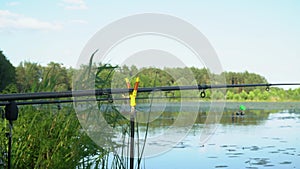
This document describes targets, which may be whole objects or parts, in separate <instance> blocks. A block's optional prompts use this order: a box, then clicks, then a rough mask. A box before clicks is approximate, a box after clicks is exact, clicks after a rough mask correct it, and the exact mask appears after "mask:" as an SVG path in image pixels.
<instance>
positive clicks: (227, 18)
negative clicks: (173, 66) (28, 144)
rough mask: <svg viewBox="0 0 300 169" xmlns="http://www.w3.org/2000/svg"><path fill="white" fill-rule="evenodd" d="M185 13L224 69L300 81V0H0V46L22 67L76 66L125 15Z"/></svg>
mask: <svg viewBox="0 0 300 169" xmlns="http://www.w3.org/2000/svg"><path fill="white" fill-rule="evenodd" d="M145 12H153V13H163V14H169V15H172V16H175V17H178V18H181V19H183V20H185V21H187V22H189V23H191V24H192V25H194V26H195V27H197V28H198V29H199V30H200V31H201V32H202V33H203V34H204V35H205V36H206V37H207V38H208V40H209V41H210V42H211V44H212V45H213V47H214V48H215V50H216V52H217V54H218V57H219V59H220V61H221V64H222V66H223V69H224V70H226V71H239V72H243V71H245V70H248V71H250V72H255V73H259V74H261V75H263V76H265V77H266V78H267V80H268V81H269V82H271V83H276V82H300V77H299V75H298V74H299V73H300V66H299V65H300V19H299V18H300V1H297V0H287V1H283V0H281V1H279V0H251V1H250V0H249V1H242V0H236V1H234V0H228V1H216V0H212V1H179V0H172V1H171V0H170V1H158V0H153V1H147V2H145V1H97V0H52V1H50V0H48V1H46V0H41V1H38V0H36V1H30V0H16V1H7V0H2V1H0V49H1V50H3V51H4V54H5V55H6V56H7V58H8V59H9V60H10V61H11V62H12V63H13V64H14V65H15V66H17V65H18V64H19V63H20V62H21V61H25V60H26V61H31V62H37V63H40V64H42V65H45V64H47V63H49V62H50V61H54V62H59V63H63V64H64V65H66V66H72V67H75V66H76V62H77V59H78V57H79V55H80V52H81V50H82V49H83V47H84V45H85V44H86V43H87V41H88V40H89V39H90V38H91V37H92V36H93V35H94V34H95V33H96V32H97V31H98V30H100V29H101V28H102V27H104V26H105V25H107V24H109V23H111V22H113V21H115V20H118V19H120V18H122V17H125V16H130V15H133V14H138V13H145Z"/></svg>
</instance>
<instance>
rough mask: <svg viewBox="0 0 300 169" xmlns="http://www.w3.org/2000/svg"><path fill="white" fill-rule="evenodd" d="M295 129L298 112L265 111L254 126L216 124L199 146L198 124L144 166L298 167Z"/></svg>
mask: <svg viewBox="0 0 300 169" xmlns="http://www.w3.org/2000/svg"><path fill="white" fill-rule="evenodd" d="M228 118H230V117H228ZM246 118H247V117H245V120H246ZM257 120H259V119H257ZM240 123H243V122H240ZM299 129H300V113H288V112H281V113H275V114H269V116H268V118H267V119H266V121H264V122H263V123H258V124H256V125H240V124H236V123H232V124H227V125H219V127H218V129H217V131H216V133H215V135H214V136H213V137H211V139H210V140H209V141H208V142H207V143H206V144H204V146H201V145H199V143H198V141H199V136H200V131H199V127H198V130H195V131H192V132H191V133H190V135H189V136H188V137H187V138H185V140H184V141H183V142H182V143H179V145H178V146H177V147H176V148H174V149H173V150H171V151H169V152H167V153H165V154H162V155H159V156H156V157H153V158H148V159H146V168H150V169H152V168H155V169H156V168H172V169H176V168H178V169H179V168H180V169H181V168H189V169H192V168H234V169H235V168H266V167H268V168H272V169H273V168H300V161H299V159H300V135H299Z"/></svg>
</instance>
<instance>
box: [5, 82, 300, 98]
mask: <svg viewBox="0 0 300 169" xmlns="http://www.w3.org/2000/svg"><path fill="white" fill-rule="evenodd" d="M287 85H288V86H291V85H300V83H276V84H220V85H195V86H162V87H145V88H139V89H138V92H139V93H143V92H152V91H176V90H206V89H222V88H223V89H224V88H236V87H270V86H287ZM132 91H133V88H130V89H125V88H124V89H109V88H108V89H96V90H77V91H65V92H37V93H15V94H3V95H0V101H2V102H4V101H11V100H35V99H58V98H69V97H83V96H102V95H108V96H109V95H112V94H122V93H128V92H132Z"/></svg>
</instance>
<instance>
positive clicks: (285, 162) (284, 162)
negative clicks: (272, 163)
mask: <svg viewBox="0 0 300 169" xmlns="http://www.w3.org/2000/svg"><path fill="white" fill-rule="evenodd" d="M279 164H292V162H291V161H283V162H280V163H279Z"/></svg>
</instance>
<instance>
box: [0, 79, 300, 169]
mask: <svg viewBox="0 0 300 169" xmlns="http://www.w3.org/2000/svg"><path fill="white" fill-rule="evenodd" d="M292 85H299V86H300V83H274V84H269V83H266V84H218V85H195V86H161V87H144V88H138V89H137V88H127V89H112V88H107V89H96V90H77V91H65V92H37V93H13V94H2V95H0V106H5V114H4V117H5V118H6V119H7V120H8V121H9V133H8V134H7V137H8V168H9V169H10V168H11V146H12V128H13V121H15V120H17V118H18V105H28V104H31V105H32V104H54V103H70V102H88V101H95V100H96V101H112V100H128V99H129V98H112V95H113V94H124V93H132V92H134V91H135V92H139V93H144V92H158V91H164V92H168V91H178V90H199V91H201V92H200V97H201V98H204V97H205V92H204V91H205V90H206V89H223V88H238V87H266V90H269V88H270V87H271V86H292ZM84 96H107V97H103V98H96V99H93V100H91V99H77V100H74V99H72V100H41V99H59V98H70V97H74V98H75V97H84ZM130 99H131V98H130ZM135 99H136V98H134V100H135ZM137 99H138V98H137ZM140 99H142V98H140ZM146 99H147V98H146ZM152 99H155V98H152ZM20 100H22V101H23V102H16V101H20ZM26 100H29V101H26ZM132 107H135V105H133V106H132ZM131 121H132V124H131V125H132V126H133V127H131V129H133V128H134V125H133V120H131ZM133 134H134V131H131V135H132V136H134V135H133ZM131 143H133V141H131ZM131 147H133V146H131ZM133 152H134V151H133V148H131V155H130V157H131V161H132V160H133ZM130 165H131V168H133V162H131V163H130Z"/></svg>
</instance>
